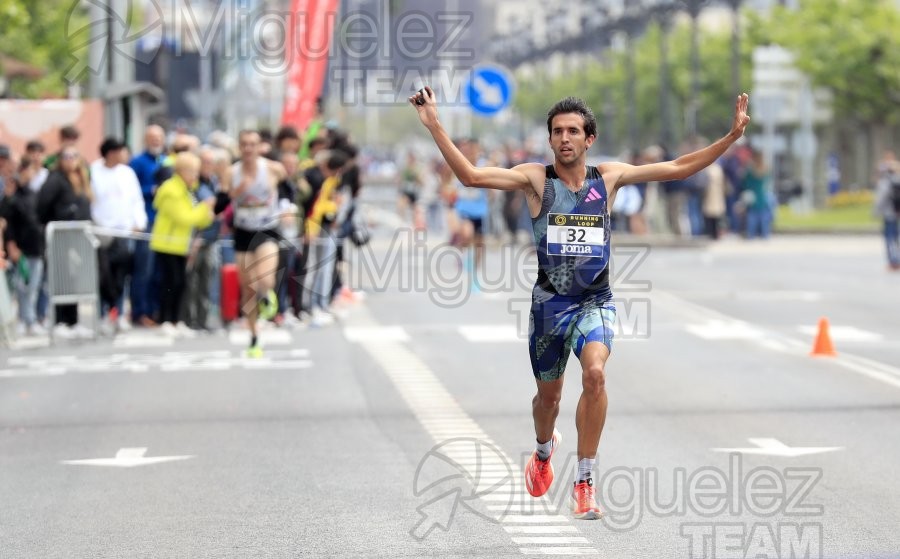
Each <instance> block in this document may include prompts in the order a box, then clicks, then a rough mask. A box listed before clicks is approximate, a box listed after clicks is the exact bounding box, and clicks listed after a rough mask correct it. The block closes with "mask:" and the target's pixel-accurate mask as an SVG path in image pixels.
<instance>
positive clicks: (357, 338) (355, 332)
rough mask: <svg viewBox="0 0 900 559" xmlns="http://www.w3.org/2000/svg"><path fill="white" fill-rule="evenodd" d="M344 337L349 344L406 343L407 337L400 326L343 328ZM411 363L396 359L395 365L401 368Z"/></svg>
mask: <svg viewBox="0 0 900 559" xmlns="http://www.w3.org/2000/svg"><path fill="white" fill-rule="evenodd" d="M344 336H346V337H347V339H348V340H350V341H351V342H357V343H361V344H365V343H375V342H408V341H409V335H408V334H407V333H406V330H404V329H403V327H401V326H375V327H366V326H348V327H347V328H344ZM409 363H413V361H411V360H409V359H403V358H400V359H397V361H396V363H395V365H397V366H400V367H402V366H403V365H404V364H409Z"/></svg>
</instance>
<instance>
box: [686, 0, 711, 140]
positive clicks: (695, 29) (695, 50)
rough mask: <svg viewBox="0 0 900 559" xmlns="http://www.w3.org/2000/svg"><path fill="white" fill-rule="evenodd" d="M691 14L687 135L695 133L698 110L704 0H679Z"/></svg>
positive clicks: (694, 134)
mask: <svg viewBox="0 0 900 559" xmlns="http://www.w3.org/2000/svg"><path fill="white" fill-rule="evenodd" d="M681 3H682V4H684V6H685V8H686V9H687V12H688V15H690V16H691V95H690V98H689V99H688V106H687V114H686V121H687V122H686V123H685V124H686V126H685V128H686V129H687V134H688V136H691V137H692V136H696V135H697V114H698V113H699V112H700V22H699V19H700V11H701V10H702V9H703V5H704V4H706V0H681Z"/></svg>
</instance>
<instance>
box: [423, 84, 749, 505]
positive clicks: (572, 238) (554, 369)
mask: <svg viewBox="0 0 900 559" xmlns="http://www.w3.org/2000/svg"><path fill="white" fill-rule="evenodd" d="M417 100H418V103H417ZM409 102H410V103H411V104H412V105H413V106H414V107H415V108H416V111H418V113H419V118H420V120H421V121H422V124H424V125H425V127H426V128H427V129H428V131H429V132H430V133H431V135H432V137H433V138H434V141H435V143H436V144H437V146H438V148H439V149H440V150H441V153H442V154H443V156H444V159H445V160H446V161H447V163H448V165H449V166H450V167H451V168H452V169H453V172H454V173H455V174H456V176H457V177H458V178H459V179H460V181H462V183H463V184H465V185H468V186H471V187H475V188H492V189H496V190H522V191H523V192H524V193H525V196H526V199H527V201H528V209H529V210H530V212H531V218H532V226H533V229H534V239H535V243H536V249H537V254H538V278H537V283H536V284H535V286H534V290H533V292H532V307H531V315H530V324H529V330H530V336H529V353H530V355H531V366H532V371H533V373H534V376H535V379H536V381H537V395H535V397H534V400H533V401H532V410H533V416H534V428H535V434H536V435H537V449H536V450H535V452H534V454H533V455H532V457H531V459H530V460H529V461H528V464H527V465H526V467H525V485H526V488H527V489H528V492H529V493H530V494H531V495H533V496H535V497H540V496H541V495H543V494H544V493H546V492H547V489H548V488H549V487H550V484H551V483H552V481H553V467H552V466H551V465H550V457H551V456H552V455H553V451H554V449H555V448H556V447H557V446H558V445H559V442H560V435H559V432H558V431H556V429H555V428H554V425H555V422H556V417H557V415H558V414H559V400H560V396H561V394H562V386H563V372H564V371H565V367H566V361H567V360H568V357H569V351H570V350H574V351H575V355H576V356H577V357H578V358H579V360H580V361H581V369H582V374H581V385H582V393H581V399H580V400H579V401H578V407H577V409H576V415H575V427H576V429H577V431H578V472H577V475H576V477H575V486H574V488H573V492H572V501H573V513H574V515H575V517H576V518H580V519H586V520H593V519H597V518H600V517H601V516H602V513H601V512H600V508H599V507H598V506H597V502H596V500H595V497H594V485H593V480H592V471H593V468H594V460H595V456H596V455H597V447H598V446H599V444H600V434H601V432H602V431H603V424H604V422H605V420H606V408H607V395H606V389H605V369H606V361H607V359H608V358H609V354H610V349H611V347H612V338H613V323H614V321H615V306H614V305H613V303H612V292H611V291H610V287H609V269H608V264H609V256H610V250H609V208H611V207H612V203H613V198H614V197H615V193H616V190H617V189H618V188H620V187H621V186H624V185H627V184H635V183H641V182H648V181H668V180H675V179H684V178H686V177H689V176H691V175H693V174H694V173H696V172H698V171H700V170H701V169H703V168H705V167H707V166H708V165H710V164H711V163H713V162H714V161H715V160H716V159H718V158H719V157H720V156H721V155H722V154H723V153H725V150H726V149H728V146H730V145H731V144H733V143H734V142H735V141H737V139H738V138H740V137H741V136H742V135H743V133H744V128H745V127H746V126H747V123H749V122H750V117H748V116H747V102H748V98H747V95H746V94H744V95H741V96H739V97H738V98H737V102H736V104H735V114H734V122H733V124H732V127H731V131H730V132H729V133H728V135H726V136H725V137H723V138H722V139H720V140H718V141H717V142H715V143H714V144H712V145H710V146H707V147H705V148H703V149H701V150H699V151H696V152H693V153H689V154H686V155H683V156H681V157H679V158H678V159H676V160H674V161H666V162H662V163H654V164H650V165H642V166H634V165H629V164H626V163H618V162H609V163H602V164H600V165H598V166H596V167H594V166H591V167H588V166H587V165H586V155H585V154H586V153H587V151H588V149H589V148H590V147H591V144H593V143H594V139H595V138H596V136H597V123H596V120H595V119H594V115H593V113H592V112H591V110H590V109H589V108H588V107H587V105H585V103H584V101H582V100H580V99H576V98H574V97H568V98H566V99H563V100H562V101H560V102H559V103H557V104H556V105H554V106H553V108H552V109H550V112H549V114H548V118H547V130H548V132H549V135H550V148H551V149H552V150H553V155H554V162H553V164H552V165H547V166H546V167H545V166H544V165H541V164H539V163H523V164H521V165H517V166H516V167H514V168H512V169H501V168H497V167H480V168H479V167H476V166H475V165H473V164H472V163H471V162H470V161H469V160H468V159H467V158H466V157H465V156H464V155H463V154H462V152H460V151H459V149H457V148H456V147H455V146H454V145H453V142H452V141H451V140H450V137H449V136H448V135H447V132H446V131H445V130H444V128H443V127H442V126H441V124H440V122H439V121H438V112H437V104H436V102H435V96H434V92H433V91H432V90H431V88H425V90H424V91H422V92H419V93H417V94H416V95H414V96H412V97H410V98H409ZM419 103H421V104H419Z"/></svg>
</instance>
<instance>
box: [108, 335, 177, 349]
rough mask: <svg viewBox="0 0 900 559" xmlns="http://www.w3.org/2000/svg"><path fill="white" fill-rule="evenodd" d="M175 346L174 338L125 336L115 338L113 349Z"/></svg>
mask: <svg viewBox="0 0 900 559" xmlns="http://www.w3.org/2000/svg"><path fill="white" fill-rule="evenodd" d="M173 345H175V338H172V337H169V336H161V335H158V334H126V335H120V336H116V337H115V339H114V340H113V347H129V348H138V347H148V348H149V347H171V346H173Z"/></svg>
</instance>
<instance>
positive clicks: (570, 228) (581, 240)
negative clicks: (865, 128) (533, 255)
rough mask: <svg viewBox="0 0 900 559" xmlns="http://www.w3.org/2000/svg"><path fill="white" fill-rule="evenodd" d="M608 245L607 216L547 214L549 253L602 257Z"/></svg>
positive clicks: (554, 254)
mask: <svg viewBox="0 0 900 559" xmlns="http://www.w3.org/2000/svg"><path fill="white" fill-rule="evenodd" d="M605 246H606V216H604V215H579V214H550V215H548V216H547V254H548V255H553V256H584V257H587V258H600V257H602V256H603V249H604V247H605Z"/></svg>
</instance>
